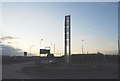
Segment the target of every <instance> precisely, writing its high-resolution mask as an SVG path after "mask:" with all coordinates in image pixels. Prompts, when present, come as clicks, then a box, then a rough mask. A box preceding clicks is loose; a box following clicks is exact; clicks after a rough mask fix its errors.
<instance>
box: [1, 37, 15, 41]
mask: <svg viewBox="0 0 120 81" xmlns="http://www.w3.org/2000/svg"><path fill="white" fill-rule="evenodd" d="M9 39H16V38H15V37H12V36H4V37H1V38H0V40H2V41H5V40H9Z"/></svg>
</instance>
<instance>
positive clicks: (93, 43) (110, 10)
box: [0, 2, 118, 55]
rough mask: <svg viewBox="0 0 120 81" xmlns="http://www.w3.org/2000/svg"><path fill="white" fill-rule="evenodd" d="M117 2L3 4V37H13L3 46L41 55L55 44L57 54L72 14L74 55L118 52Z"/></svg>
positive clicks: (61, 51)
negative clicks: (65, 21) (67, 15)
mask: <svg viewBox="0 0 120 81" xmlns="http://www.w3.org/2000/svg"><path fill="white" fill-rule="evenodd" d="M117 4H118V3H117V2H111V3H110V2H106V3H105V2H66V3H65V2H61V3H60V2H59V3H55V2H53V3H52V2H51V3H49V2H48V3H43V2H19V3H17V2H4V3H2V23H3V24H2V28H1V30H0V32H2V35H3V36H8V37H9V36H10V37H13V38H11V39H7V40H4V44H7V45H10V46H12V47H14V48H19V49H21V50H22V51H27V52H30V46H31V50H32V53H35V54H36V55H38V54H39V48H40V40H41V39H43V41H42V42H41V48H45V46H50V47H51V52H53V45H51V43H53V44H55V51H56V55H61V54H60V53H63V49H64V47H63V46H64V40H63V38H64V33H63V32H64V16H65V15H66V14H70V15H71V20H72V21H71V27H72V53H81V46H82V40H84V42H83V46H84V52H85V53H86V52H89V53H95V52H98V51H100V52H102V53H106V54H107V53H113V52H114V53H116V52H117V40H118V6H117Z"/></svg>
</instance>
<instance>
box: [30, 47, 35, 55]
mask: <svg viewBox="0 0 120 81" xmlns="http://www.w3.org/2000/svg"><path fill="white" fill-rule="evenodd" d="M32 47H34V45H30V55H31V56H32V53H31V50H32Z"/></svg>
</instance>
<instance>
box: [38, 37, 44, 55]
mask: <svg viewBox="0 0 120 81" xmlns="http://www.w3.org/2000/svg"><path fill="white" fill-rule="evenodd" d="M42 41H43V39H40V49H41V46H42ZM39 54H40V52H39ZM40 56H41V54H40Z"/></svg>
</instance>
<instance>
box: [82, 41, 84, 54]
mask: <svg viewBox="0 0 120 81" xmlns="http://www.w3.org/2000/svg"><path fill="white" fill-rule="evenodd" d="M83 41H84V40H82V54H83V53H84V52H83Z"/></svg>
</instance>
